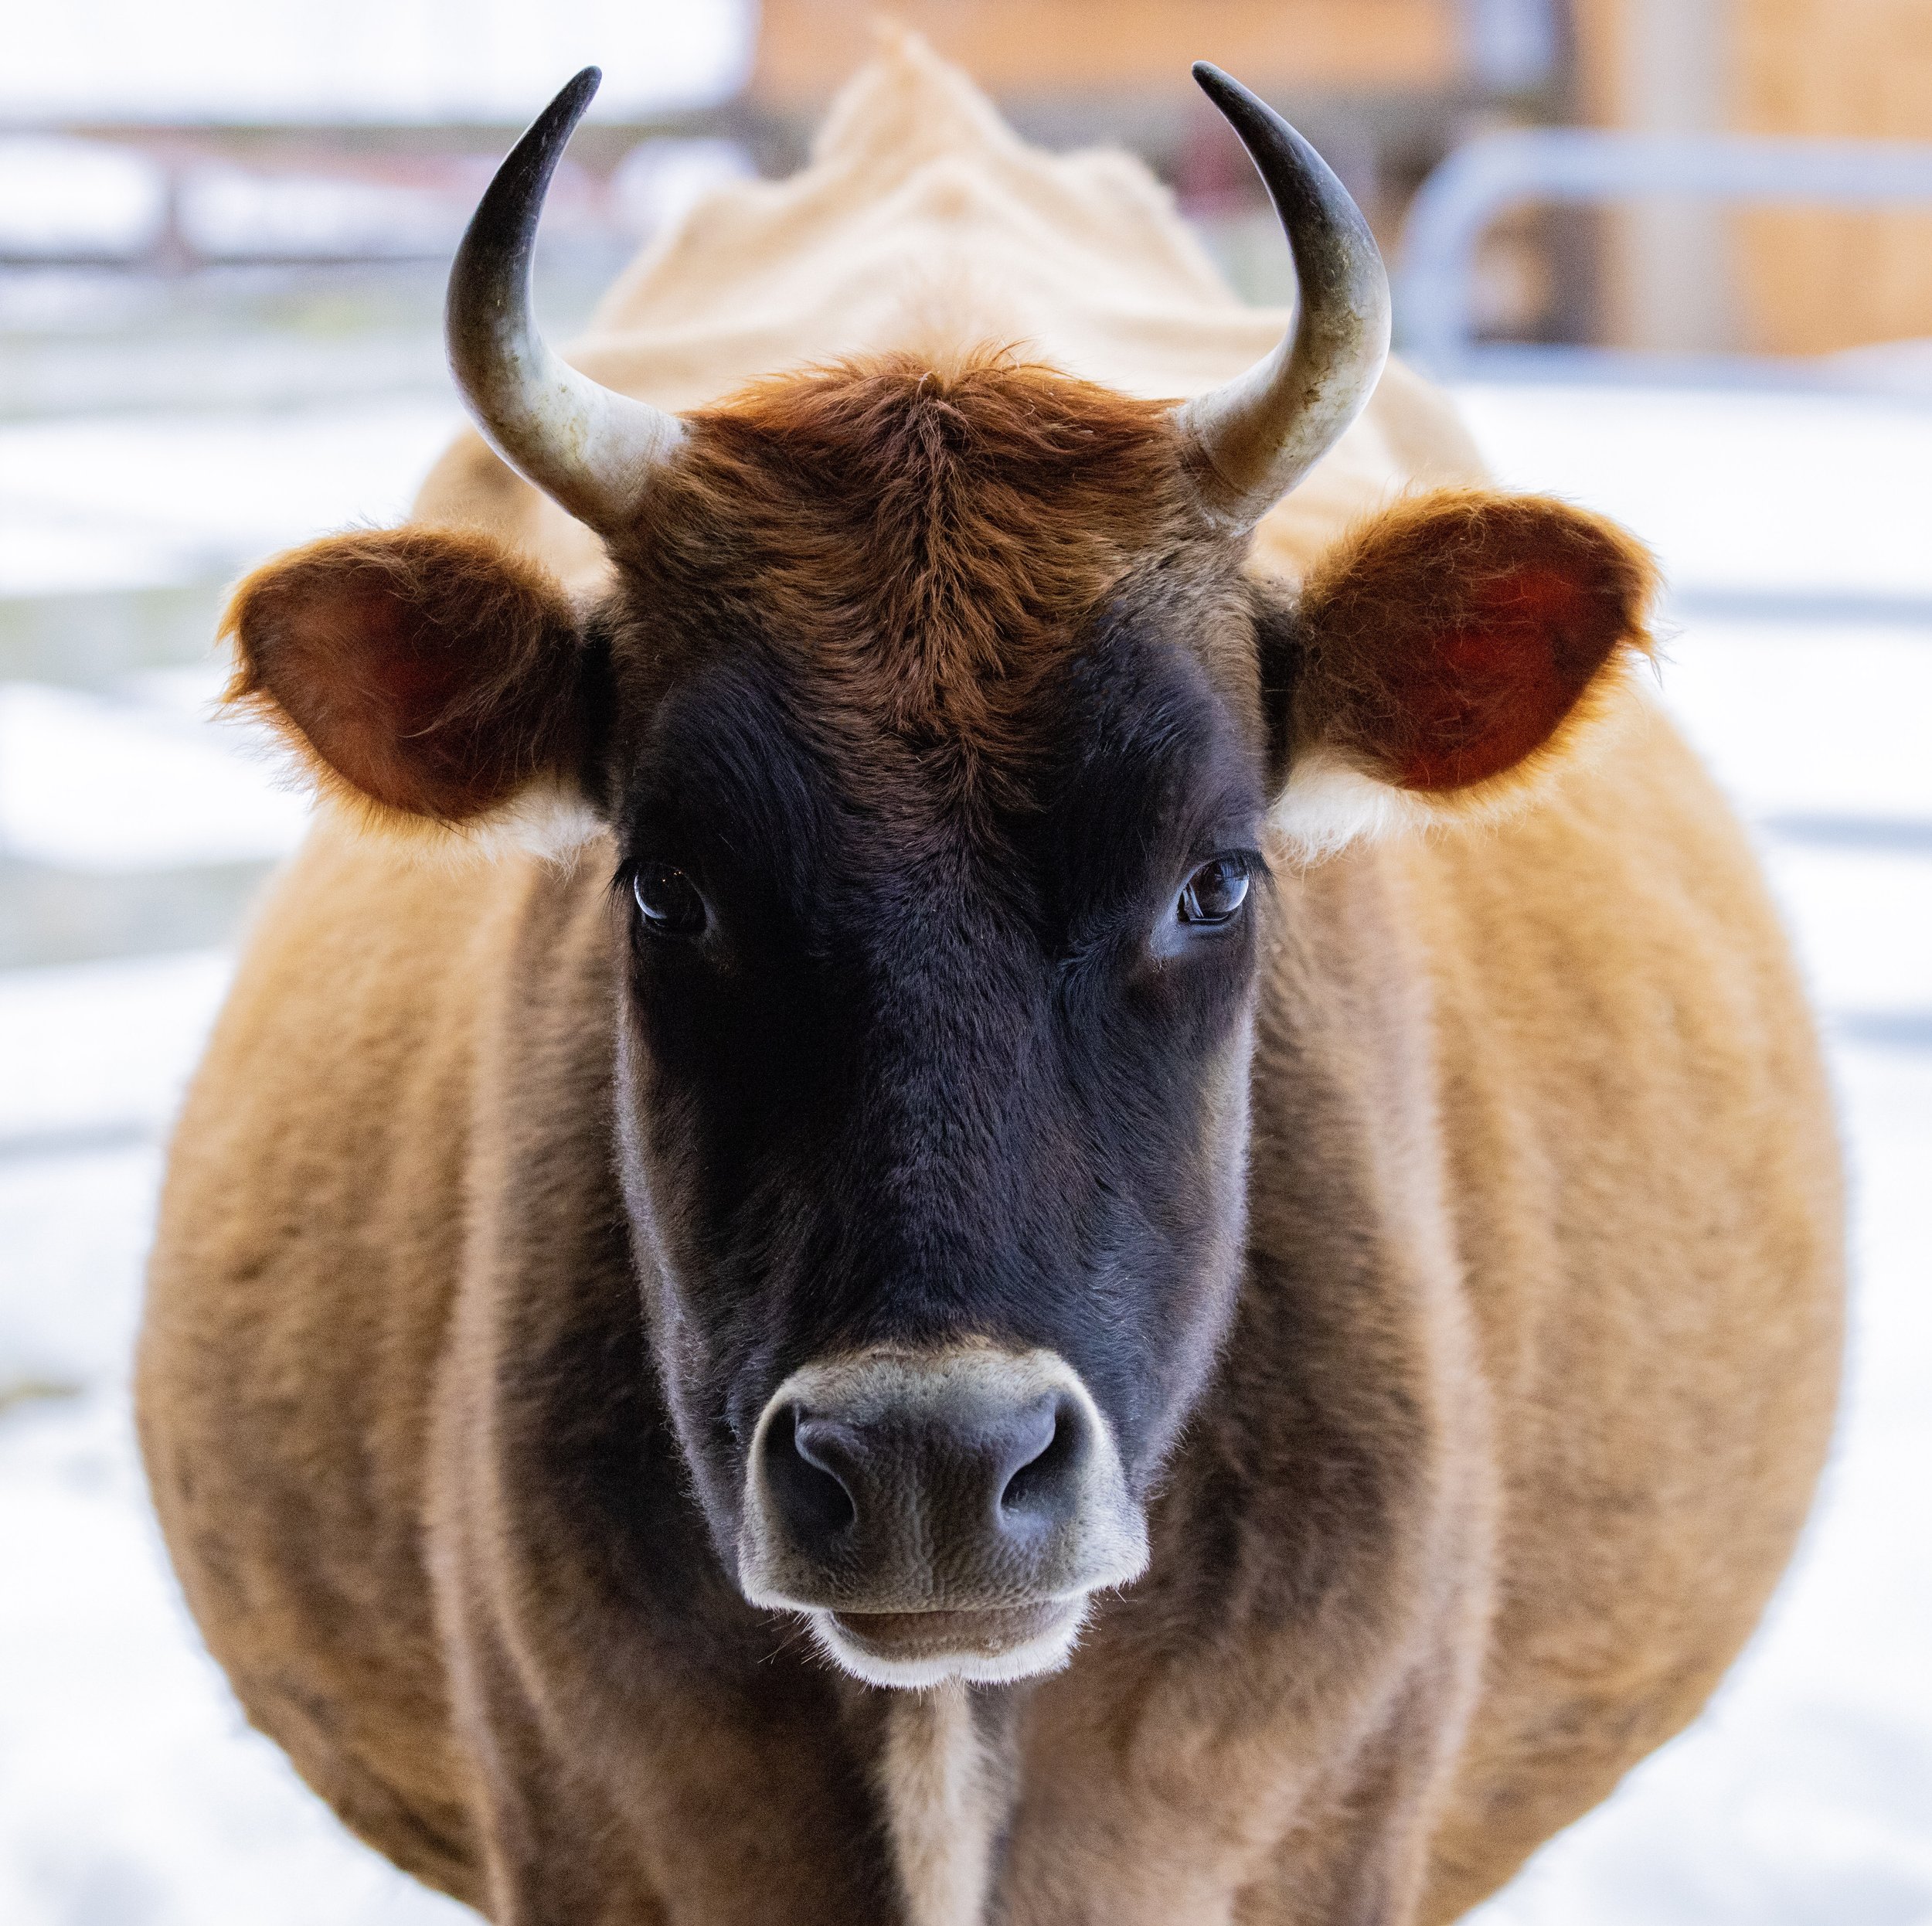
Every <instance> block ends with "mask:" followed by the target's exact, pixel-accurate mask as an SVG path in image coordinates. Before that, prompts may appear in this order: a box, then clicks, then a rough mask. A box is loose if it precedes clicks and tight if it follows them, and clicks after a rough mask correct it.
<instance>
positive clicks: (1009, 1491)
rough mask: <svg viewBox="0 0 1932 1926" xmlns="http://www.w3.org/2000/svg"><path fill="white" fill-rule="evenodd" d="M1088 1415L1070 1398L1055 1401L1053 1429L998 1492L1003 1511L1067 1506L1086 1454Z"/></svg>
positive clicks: (1053, 1509)
mask: <svg viewBox="0 0 1932 1926" xmlns="http://www.w3.org/2000/svg"><path fill="white" fill-rule="evenodd" d="M1086 1438H1087V1420H1086V1414H1085V1413H1083V1411H1082V1410H1081V1409H1080V1407H1079V1406H1078V1405H1077V1404H1074V1403H1073V1400H1071V1399H1070V1398H1059V1399H1056V1400H1055V1401H1054V1404H1053V1411H1052V1429H1051V1430H1050V1431H1049V1432H1048V1434H1047V1436H1046V1441H1045V1442H1044V1443H1043V1444H1042V1445H1041V1446H1040V1448H1039V1451H1037V1452H1036V1454H1035V1455H1033V1456H1032V1458H1029V1459H1028V1460H1027V1461H1026V1463H1025V1464H1024V1465H1021V1466H1020V1467H1019V1469H1018V1470H1017V1471H1015V1472H1014V1473H1013V1475H1012V1477H1010V1478H1009V1479H1007V1481H1006V1486H1005V1489H1004V1490H1003V1491H1002V1492H1001V1493H1000V1495H999V1509H1000V1510H1001V1512H1002V1513H1011V1512H1020V1513H1029V1512H1031V1513H1056V1512H1059V1511H1060V1510H1062V1509H1064V1507H1065V1506H1066V1503H1067V1502H1068V1500H1069V1499H1070V1496H1071V1494H1072V1492H1073V1486H1074V1484H1075V1482H1076V1480H1077V1476H1078V1473H1079V1471H1080V1461H1081V1459H1082V1458H1083V1457H1084V1456H1085V1455H1086V1452H1085V1446H1086Z"/></svg>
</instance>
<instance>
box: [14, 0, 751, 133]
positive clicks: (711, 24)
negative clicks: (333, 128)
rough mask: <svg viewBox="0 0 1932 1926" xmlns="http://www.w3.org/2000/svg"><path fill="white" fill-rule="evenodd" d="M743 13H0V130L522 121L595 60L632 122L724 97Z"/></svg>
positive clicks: (231, 7) (154, 9)
mask: <svg viewBox="0 0 1932 1926" xmlns="http://www.w3.org/2000/svg"><path fill="white" fill-rule="evenodd" d="M753 18H754V15H753V8H752V6H751V5H750V3H749V0H702V4H693V5H665V4H662V0H659V3H658V4H655V5H654V4H650V3H649V0H546V4H545V5H543V6H542V7H532V6H530V5H528V4H527V0H274V4H273V5H263V4H262V3H261V0H192V4H175V5H168V6H156V5H152V4H151V0H61V4H60V5H53V6H48V5H43V6H36V7H29V6H24V5H22V6H15V7H12V8H10V9H9V10H8V14H7V21H6V58H5V60H0V119H4V120H5V121H11V122H14V123H16V124H17V123H19V122H21V121H60V120H63V119H74V120H78V121H83V122H85V123H88V124H94V125H99V124H103V123H111V122H115V121H120V122H124V123H127V124H157V123H159V124H170V123H182V122H195V121H232V122H236V123H239V124H243V125H247V126H256V125H260V124H263V123H265V122H275V121H293V122H297V123H301V124H309V125H323V124H343V123H354V122H355V121H365V122H366V121H393V122H395V123H397V124H403V125H420V124H434V123H435V122H437V121H485V122H489V121H502V122H506V123H512V124H518V125H521V124H522V123H523V122H524V121H527V120H528V119H529V117H530V114H531V111H532V107H533V105H534V104H536V103H538V102H540V101H542V100H546V99H548V98H549V95H550V94H552V93H553V91H555V90H556V87H558V86H559V85H560V84H561V83H562V82H563V80H565V79H566V78H567V77H569V76H570V74H571V73H573V72H574V71H575V70H577V68H579V67H580V66H586V65H587V64H589V63H591V62H597V63H599V64H600V65H602V66H603V67H604V87H603V90H602V91H601V92H600V94H599V96H598V98H597V103H596V104H595V105H594V107H592V109H591V110H590V111H591V114H592V117H594V118H597V119H605V120H627V119H628V120H634V119H638V118H641V117H646V116H648V115H651V114H663V113H665V112H668V111H675V110H678V109H680V108H688V107H706V106H709V105H712V104H715V103H716V102H717V101H719V100H723V99H725V98H726V97H728V96H729V95H730V94H733V93H734V92H736V90H737V87H738V86H739V84H740V82H741V81H742V80H743V77H744V74H745V72H746V70H747V67H748V66H749V64H750V57H751V33H752V27H753Z"/></svg>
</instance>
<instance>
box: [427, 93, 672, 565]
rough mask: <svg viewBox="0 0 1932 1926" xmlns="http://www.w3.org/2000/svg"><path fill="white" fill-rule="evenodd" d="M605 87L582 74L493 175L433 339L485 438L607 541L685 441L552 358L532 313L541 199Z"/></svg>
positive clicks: (646, 411)
mask: <svg viewBox="0 0 1932 1926" xmlns="http://www.w3.org/2000/svg"><path fill="white" fill-rule="evenodd" d="M602 79H603V75H602V73H600V71H599V70H597V68H596V67H586V68H585V69H584V70H583V72H582V73H580V74H578V75H577V77H576V78H575V79H574V80H572V81H571V82H570V84H569V85H568V86H566V87H565V88H564V89H563V91H562V92H561V93H560V94H558V96H557V97H556V99H555V100H553V101H552V102H551V103H550V104H549V106H548V107H546V108H545V109H544V110H543V112H542V113H541V114H539V115H538V116H537V117H536V120H535V121H532V123H531V125H530V129H529V132H528V133H526V134H525V135H524V136H523V138H522V140H520V141H518V142H517V144H516V145H515V147H513V148H512V149H511V150H510V152H509V157H508V158H506V159H505V161H504V162H503V165H502V166H501V167H499V168H498V169H497V171H496V178H495V179H494V180H492V182H490V185H489V188H488V191H487V192H485V195H484V196H483V199H481V202H478V206H477V209H476V213H474V216H471V221H470V225H469V228H468V231H467V232H466V233H464V236H463V244H462V246H461V247H459V248H458V249H457V250H456V261H455V264H454V266H453V267H451V270H450V288H449V295H448V298H447V301H445V303H444V311H443V331H444V342H445V344H446V345H447V349H448V352H449V359H450V372H451V373H452V374H453V375H454V376H455V377H456V385H457V387H458V388H459V389H461V390H462V394H463V399H464V402H465V403H467V404H468V408H469V410H470V413H471V416H472V417H474V420H475V422H476V425H477V427H478V428H479V429H481V431H482V434H483V437H484V439H485V441H488V443H489V444H490V446H491V447H493V448H494V449H495V451H497V453H498V454H500V455H501V456H502V458H503V459H504V460H505V461H507V462H509V464H510V466H511V467H512V468H514V469H515V470H516V471H517V473H518V474H519V475H522V477H523V478H524V479H525V480H526V481H530V482H533V483H534V484H535V485H536V486H537V487H538V488H541V489H542V490H543V492H544V493H545V494H546V495H550V496H552V497H553V498H554V499H556V501H558V502H561V503H562V504H563V506H564V507H565V508H566V509H569V510H570V512H571V513H572V514H573V515H574V516H577V519H579V520H580V521H582V522H587V523H588V524H589V525H590V527H592V528H594V529H598V530H599V531H600V532H604V533H613V534H615V533H621V532H622V531H623V529H624V527H625V525H626V523H627V522H628V519H629V518H630V517H631V516H632V515H634V512H635V511H636V509H637V506H638V502H639V500H640V499H641V496H642V495H643V493H644V490H645V485H646V483H647V482H648V480H649V478H650V475H651V470H652V469H653V468H657V467H658V466H659V465H660V464H662V462H663V461H665V458H667V457H668V455H669V454H671V453H672V451H673V450H674V449H675V447H677V445H678V444H679V442H680V441H682V439H683V438H684V424H682V422H681V421H679V419H678V418H677V417H676V416H675V415H673V414H667V413H665V412H664V411H663V410H662V409H658V408H654V407H651V405H650V403H648V402H644V401H638V400H633V399H632V397H631V396H629V395H621V394H618V393H616V392H614V390H611V389H609V388H605V387H602V386H599V384H598V383H596V382H594V381H593V380H591V379H590V378H589V377H588V376H585V375H581V374H579V373H577V370H576V369H574V368H573V367H570V366H568V365H566V363H565V362H562V361H560V360H559V359H558V358H557V357H556V356H555V355H553V353H552V352H550V350H549V348H548V347H547V346H546V345H545V342H544V340H543V336H542V335H539V333H538V332H537V330H536V320H535V318H533V317H532V314H531V311H530V257H531V253H532V247H533V245H534V243H535V241H536V225H537V218H538V216H539V215H540V214H541V213H543V197H544V195H545V193H546V192H547V191H548V190H549V185H550V176H551V175H553V173H555V172H556V164H557V162H558V159H559V158H560V156H561V155H562V154H563V149H564V146H565V144H566V142H567V141H569V139H570V135H571V133H572V131H573V129H574V128H576V126H577V122H578V121H580V120H581V119H582V118H583V111H584V109H585V108H586V107H588V106H589V105H590V99H591V96H592V95H593V94H595V93H596V92H597V83H598V82H599V81H600V80H602Z"/></svg>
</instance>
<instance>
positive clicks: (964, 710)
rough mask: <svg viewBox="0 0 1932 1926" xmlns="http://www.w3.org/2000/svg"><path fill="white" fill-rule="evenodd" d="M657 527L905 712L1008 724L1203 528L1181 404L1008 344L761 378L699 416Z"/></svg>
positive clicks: (821, 656) (885, 704) (948, 720)
mask: <svg viewBox="0 0 1932 1926" xmlns="http://www.w3.org/2000/svg"><path fill="white" fill-rule="evenodd" d="M691 425H692V430H693V433H692V439H691V441H690V443H689V449H688V453H687V454H686V456H685V458H684V459H683V460H682V461H681V463H680V464H679V477H678V479H677V481H676V484H675V487H674V488H672V489H671V490H669V491H668V492H667V498H668V499H665V502H664V504H663V508H662V514H661V516H660V517H659V518H655V519H654V523H653V526H652V527H651V531H650V539H649V540H648V542H647V543H645V545H644V546H645V551H646V553H647V554H651V555H655V557H656V558H658V559H657V560H656V561H655V563H653V562H651V561H647V562H646V563H645V567H646V570H647V572H648V573H658V570H660V569H665V570H668V572H669V573H671V574H672V575H673V576H675V577H682V581H678V582H668V583H667V584H665V586H666V587H669V588H672V590H674V591H675V590H677V589H680V588H681V589H682V590H685V592H686V593H687V594H691V593H700V592H701V593H702V594H705V595H706V597H708V598H709V599H711V600H712V601H713V603H714V605H715V604H718V603H719V602H723V603H727V604H728V603H730V602H732V601H737V602H739V603H740V606H741V607H742V609H743V612H744V614H746V616H747V618H750V619H751V620H753V621H755V623H756V624H757V627H758V628H759V629H760V630H761V631H763V632H764V634H765V635H767V636H768V637H770V638H771V639H772V640H773V641H774V642H776V643H777V644H779V645H782V646H784V647H786V648H796V649H798V650H800V651H801V652H804V654H805V655H806V657H807V658H808V660H809V661H810V662H811V664H812V665H813V667H814V668H815V669H818V670H820V671H822V672H825V673H826V674H828V675H832V676H833V677H835V678H836V679H838V681H839V682H841V684H842V686H845V688H846V689H848V690H849V692H850V694H851V695H852V697H853V698H854V699H859V700H862V701H863V702H864V704H865V706H866V707H867V708H868V709H871V710H872V712H873V713H874V714H875V715H876V716H877V718H878V720H880V721H882V722H883V723H886V725H887V726H888V727H892V728H893V729H895V730H903V731H906V732H907V733H913V734H923V733H927V731H929V730H941V731H944V732H945V733H949V734H951V733H962V732H963V733H966V734H968V735H976V734H980V733H984V732H985V731H987V730H993V731H995V732H997V731H998V729H999V727H1000V716H1001V715H1002V713H1007V714H1009V715H1010V713H1011V711H1012V708H1013V707H1014V706H1015V704H1016V703H1021V702H1023V701H1024V700H1025V699H1026V695H1027V693H1028V692H1029V689H1032V688H1035V687H1036V686H1037V684H1038V682H1039V678H1040V677H1041V676H1042V675H1045V674H1048V673H1050V672H1051V670H1052V669H1053V665H1054V664H1055V663H1056V661H1058V660H1060V659H1061V658H1063V655H1064V652H1065V650H1066V647H1067V646H1068V645H1069V644H1070V642H1071V641H1073V639H1074V637H1075V634H1076V631H1077V628H1078V626H1079V624H1080V621H1081V619H1082V618H1083V616H1084V615H1085V614H1087V612H1088V611H1090V610H1091V609H1092V608H1093V607H1094V605H1095V604H1097V602H1099V601H1101V600H1102V599H1103V598H1104V597H1105V595H1106V594H1107V590H1108V589H1109V588H1110V587H1111V585H1112V584H1114V582H1115V581H1117V580H1118V579H1119V578H1120V577H1121V575H1122V574H1123V573H1124V572H1125V571H1126V570H1128V569H1129V568H1131V567H1133V566H1134V564H1135V563H1138V562H1141V561H1142V560H1146V559H1148V557H1150V556H1154V555H1157V554H1158V553H1160V552H1162V550H1164V549H1166V548H1168V547H1171V546H1172V545H1174V544H1175V543H1178V542H1179V541H1181V540H1182V539H1184V537H1185V534H1186V533H1187V532H1188V531H1189V529H1190V527H1191V526H1192V522H1191V520H1190V498H1189V492H1188V490H1187V489H1186V488H1185V484H1184V481H1183V480H1182V469H1181V466H1180V462H1179V448H1178V444H1177V443H1176V441H1175V437H1174V434H1173V433H1172V429H1171V428H1170V427H1169V426H1168V417H1167V411H1166V409H1165V406H1164V404H1162V403H1158V402H1148V401H1141V400H1134V399H1132V398H1130V397H1128V396H1123V395H1120V394H1117V393H1114V392H1112V391H1111V390H1107V389H1105V388H1101V387H1097V386H1094V385H1093V384H1092V383H1087V382H1081V381H1076V380H1073V379H1070V378H1069V377H1068V376H1063V375H1060V374H1058V373H1054V372H1053V371H1052V370H1050V369H1043V368H1039V367H1032V366H1024V365H1020V364H1016V363H1015V362H1012V361H1010V360H1008V359H1004V358H995V357H993V356H985V357H983V358H980V359H974V360H971V361H968V362H965V363H964V364H963V365H961V366H957V367H956V368H954V369H949V370H944V371H941V370H936V369H933V368H931V367H930V366H926V365H924V364H923V363H921V362H918V361H917V360H915V359H913V358H911V357H910V356H892V357H889V358H886V359H879V360H874V361H869V362H861V363H855V364H848V365H845V366H838V367H834V368H830V369H819V370H815V371H813V372H811V373H808V374H805V375H802V376H791V377H785V378H781V379H774V380H770V381H767V382H764V383H760V384H759V385H758V386H756V387H754V388H753V389H751V390H748V391H747V392H746V393H743V394H742V395H740V396H738V397H737V398H736V400H733V401H731V402H730V403H726V404H725V405H724V406H723V407H719V408H716V409H714V410H709V411H707V412H705V413H700V414H699V415H696V416H695V417H692V422H691Z"/></svg>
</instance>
